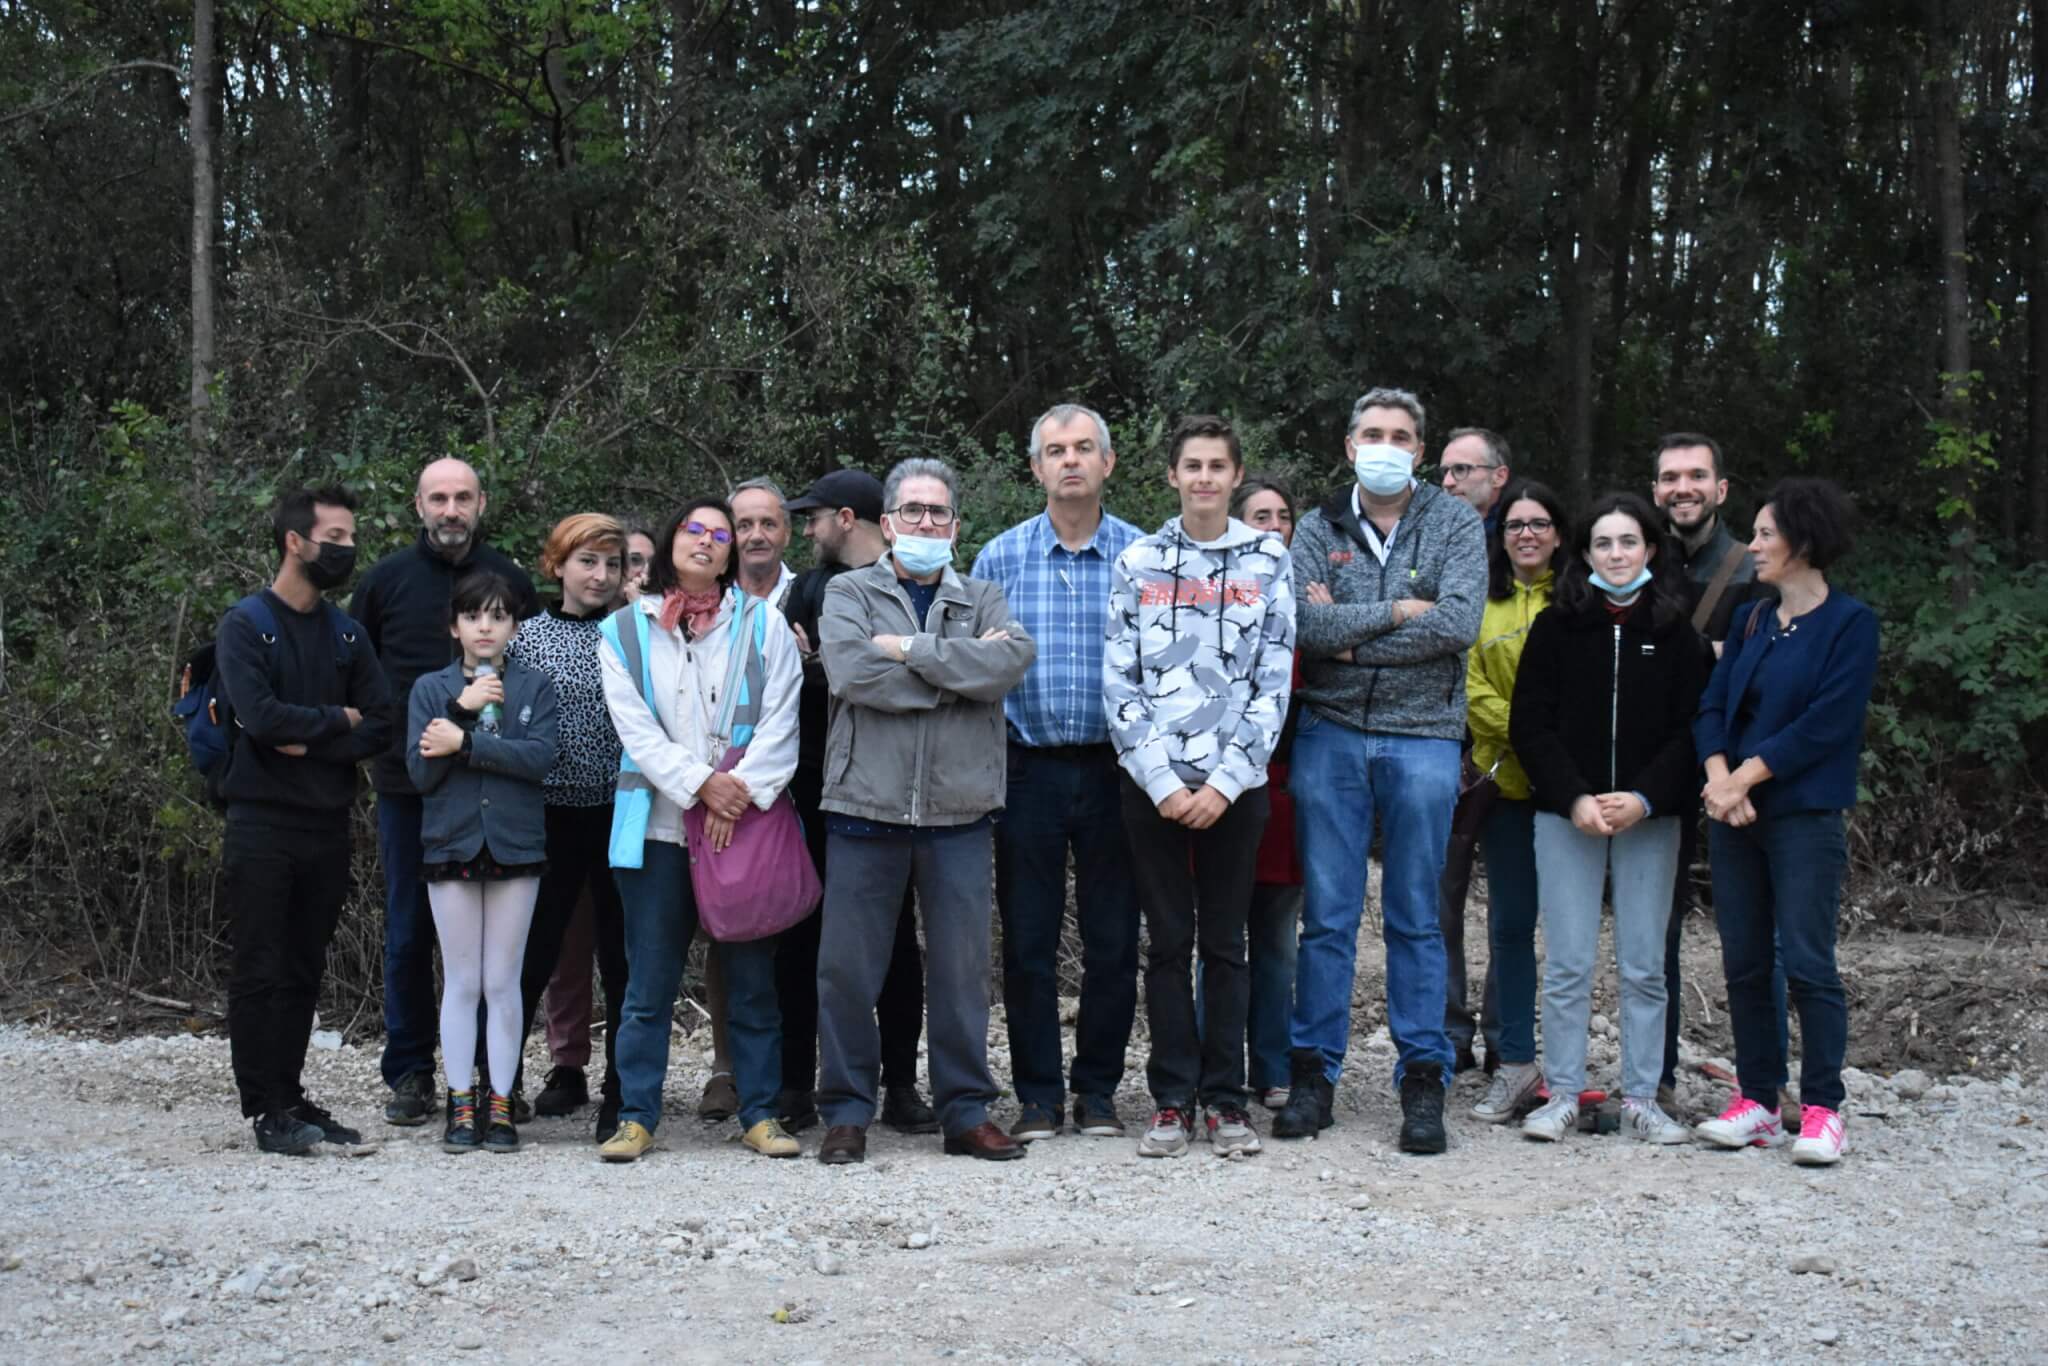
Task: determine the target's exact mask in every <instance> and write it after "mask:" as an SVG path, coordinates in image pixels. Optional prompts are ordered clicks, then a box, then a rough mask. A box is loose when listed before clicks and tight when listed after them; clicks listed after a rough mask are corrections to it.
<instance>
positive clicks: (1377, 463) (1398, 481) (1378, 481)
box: [1351, 444, 1415, 498]
mask: <svg viewBox="0 0 2048 1366" xmlns="http://www.w3.org/2000/svg"><path fill="white" fill-rule="evenodd" d="M1351 468H1352V469H1353V470H1354V471H1356V473H1357V475H1358V482H1359V483H1360V484H1362V485H1363V486H1364V487H1365V491H1366V492H1367V493H1370V494H1372V495H1373V496H1374V497H1375V498H1391V497H1393V496H1394V495H1395V494H1397V493H1399V492H1401V491H1402V490H1403V489H1405V488H1407V487H1408V486H1409V485H1411V484H1413V483H1414V482H1415V456H1414V453H1413V452H1410V451H1404V450H1402V449H1401V448H1400V447H1399V446H1388V445H1383V444H1376V445H1370V446H1360V447H1358V448H1357V449H1356V450H1354V451H1353V452H1352V453H1351Z"/></svg>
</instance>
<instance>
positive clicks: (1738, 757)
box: [1693, 479, 1878, 1166]
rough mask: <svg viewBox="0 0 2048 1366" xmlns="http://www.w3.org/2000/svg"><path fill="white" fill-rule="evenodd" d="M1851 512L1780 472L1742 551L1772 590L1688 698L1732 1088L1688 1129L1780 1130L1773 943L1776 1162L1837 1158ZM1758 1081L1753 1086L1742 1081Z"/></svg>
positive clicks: (1718, 1140) (1733, 629)
mask: <svg viewBox="0 0 2048 1366" xmlns="http://www.w3.org/2000/svg"><path fill="white" fill-rule="evenodd" d="M1854 527H1855V513H1854V510H1853V509H1852V508H1851V507H1850V504H1849V500H1848V498H1847V497H1846V496H1845V495H1844V494H1843V493H1842V490H1841V489H1840V488H1838V487H1836V486H1835V485H1834V484H1833V483H1830V482H1829V481H1827V480H1825V479H1787V480H1785V481H1784V482H1782V483H1780V484H1779V485H1778V486H1777V487H1776V488H1775V489H1773V490H1771V495H1770V498H1769V500H1768V501H1767V502H1765V504H1764V506H1763V509H1762V510H1761V511H1759V512H1758V513H1757V515H1756V534H1755V535H1754V536H1753V537H1752V538H1751V539H1750V542H1749V557H1750V560H1751V562H1752V563H1754V564H1755V565H1756V578H1757V582H1758V583H1760V584H1766V585H1768V586H1770V587H1772V588H1775V589H1777V590H1778V598H1777V601H1775V602H1769V601H1766V602H1759V603H1756V604H1754V605H1751V606H1746V607H1743V608H1739V609H1737V611H1736V614H1735V616H1734V617H1733V618H1732V619H1731V620H1730V622H1729V624H1728V640H1727V643H1726V644H1725V645H1724V646H1723V648H1722V653H1721V660H1720V663H1718V664H1717V665H1715V666H1714V675H1713V678H1712V680H1711V681H1710V682H1709V683H1708V685H1707V691H1706V696H1705V697H1704V698H1703V699H1702V700H1701V702H1700V712H1699V719H1698V721H1697V722H1695V723H1694V727H1693V734H1694V737H1695V739H1696V740H1697V742H1698V747H1699V752H1700V753H1701V754H1702V755H1704V756H1706V758H1705V763H1706V771H1707V785H1706V788H1705V790H1704V791H1703V792H1702V793H1701V794H1700V795H1701V798H1702V799H1703V800H1704V801H1705V803H1706V808H1707V815H1708V817H1709V823H1708V825H1707V853H1708V858H1709V861H1710V863H1711V864H1712V867H1713V872H1714V919H1715V921H1716V923H1717V924H1718V925H1719V926H1720V930H1721V961H1722V966H1723V968H1724V969H1725V970H1726V972H1727V975H1728V1014H1729V1023H1730V1024H1731V1025H1732V1026H1733V1027H1734V1030H1735V1074H1736V1076H1737V1077H1739V1078H1742V1079H1743V1082H1742V1086H1741V1089H1740V1090H1739V1091H1737V1092H1736V1094H1735V1095H1734V1096H1733V1097H1732V1098H1731V1099H1730V1100H1729V1102H1728V1107H1727V1108H1726V1109H1725V1110H1723V1111H1722V1112H1721V1114H1720V1116H1719V1117H1718V1118H1715V1119H1710V1120H1708V1121H1706V1122H1705V1123H1704V1124H1701V1125H1700V1126H1699V1127H1698V1128H1697V1129H1695V1130H1694V1134H1695V1136H1696V1137H1697V1138H1699V1139H1700V1140H1701V1141H1702V1142H1705V1143H1710V1144H1713V1145H1714V1146H1716V1147H1721V1148H1742V1147H1748V1146H1756V1147H1769V1146H1771V1145H1772V1144H1774V1143H1776V1142H1777V1140H1778V1138H1779V1134H1780V1125H1779V1099H1778V1093H1777V1089H1776V1087H1775V1086H1774V1085H1772V1084H1768V1083H1771V1082H1775V1080H1776V1079H1777V1078H1779V1077H1782V1076H1784V1075H1785V1067H1786V1060H1785V1043H1784V1039H1783V1036H1782V1035H1781V1034H1780V1033H1779V1032H1778V1024H1777V1020H1778V1018H1779V1017H1778V1013H1777V1011H1776V1010H1775V1009H1774V1008H1773V1006H1772V1003H1771V974H1772V965H1773V958H1774V954H1773V941H1774V938H1775V942H1776V946H1777V949H1778V950H1779V951H1780V952H1781V953H1782V956H1783V960H1784V964H1785V985H1786V989H1787V994H1788V995H1789V996H1790V998H1791V1002H1792V1005H1793V1007H1794V1008H1795V1009H1797V1010H1798V1012H1799V1037H1800V1041H1801V1048H1800V1062H1799V1102H1800V1116H1799V1138H1798V1141H1796V1142H1795V1143H1794V1144H1793V1145H1792V1160H1793V1161H1794V1162H1797V1163H1800V1164H1802V1165H1805V1166H1830V1165H1832V1164H1834V1163H1835V1162H1838V1161H1840V1160H1841V1156H1842V1150H1843V1147H1844V1146H1845V1134H1844V1131H1843V1127H1842V1115H1841V1110H1842V1100H1843V1098H1844V1095H1845V1092H1844V1090H1843V1087H1842V1057H1843V1053H1844V1052H1845V1050H1846V1049H1847V1047H1848V1041H1849V1008H1848V1002H1847V1000H1846V998H1845V997H1844V996H1843V993H1842V979H1841V977H1840V975H1839V974H1838V973H1837V972H1836V969H1835V931H1836V920H1835V917H1836V912H1837V910H1838V908H1839V905H1840V901H1841V895H1842V878H1843V875H1844V874H1845V873H1846V872H1847V870H1848V864H1849V850H1848V842H1847V829H1846V826H1847V820H1848V813H1849V809H1850V808H1851V807H1853V806H1855V805H1856V776H1857V764H1858V760H1859V759H1860V758H1861V756H1862V752H1863V723H1864V717H1865V714H1866V713H1867V712H1868V710H1869V707H1870V692H1871V688H1872V687H1873V686H1874V685H1875V683H1876V680H1877V642H1878V627H1877V616H1876V614H1875V613H1873V612H1872V611H1871V610H1870V609H1869V608H1868V607H1866V606H1864V605H1863V604H1862V603H1860V602H1858V601H1857V600H1856V599H1855V598H1852V597H1850V596H1849V595H1848V594H1847V593H1844V592H1841V591H1840V590H1838V589H1836V588H1834V587H1833V586H1832V585H1831V584H1829V582H1828V570H1829V569H1831V568H1832V567H1833V566H1834V565H1835V563H1836V562H1837V561H1838V560H1840V559H1841V558H1842V557H1843V556H1844V555H1846V554H1848V553H1849V547H1850V545H1851V544H1852V542H1853V539H1854ZM1752 1077H1760V1078H1764V1079H1766V1083H1767V1084H1765V1085H1756V1084H1754V1083H1752V1082H1750V1081H1749V1080H1748V1079H1749V1078H1752Z"/></svg>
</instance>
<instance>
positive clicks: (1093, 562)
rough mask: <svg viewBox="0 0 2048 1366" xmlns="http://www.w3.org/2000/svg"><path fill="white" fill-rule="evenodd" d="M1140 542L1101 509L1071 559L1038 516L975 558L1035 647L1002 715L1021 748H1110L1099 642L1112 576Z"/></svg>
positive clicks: (977, 573)
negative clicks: (1126, 550)
mask: <svg viewBox="0 0 2048 1366" xmlns="http://www.w3.org/2000/svg"><path fill="white" fill-rule="evenodd" d="M1142 535H1144V533H1143V532H1141V531H1139V530H1138V529H1137V528H1136V527H1134V526H1132V525H1131V524H1130V523H1129V522H1126V521H1123V520H1122V519H1120V518H1117V517H1112V516H1110V515H1109V513H1108V511H1107V510H1105V511H1104V512H1103V514H1102V521H1101V523H1100V524H1099V525H1098V526H1097V527H1096V528H1095V536H1094V538H1093V539H1092V540H1090V541H1089V542H1088V544H1087V545H1085V546H1082V547H1081V549H1080V550H1079V551H1078V552H1076V551H1072V550H1069V549H1067V548H1066V547H1065V546H1063V545H1061V544H1060V538H1059V536H1058V535H1057V534H1056V533H1055V532H1054V531H1053V529H1052V519H1051V518H1050V517H1048V516H1047V515H1046V514H1045V513H1043V512H1041V513H1039V514H1038V515H1037V516H1036V517H1033V518H1032V519H1031V520H1030V521H1028V522H1020V523H1019V524H1017V525H1016V526H1013V527H1011V528H1010V529H1009V530H1008V531H1005V532H1004V533H1003V534H1002V535H1000V536H998V537H996V538H995V539H994V540H993V541H990V542H989V543H988V544H987V545H985V546H983V547H982V548H981V553H980V554H979V555H977V556H975V557H974V570H973V575H974V577H975V578H977V579H989V580H992V581H993V582H995V583H997V584H1000V585H1001V586H1002V590H1003V595H1004V596H1005V597H1006V598H1008V599H1009V602H1010V615H1011V616H1013V617H1015V618H1016V619H1017V620H1018V621H1020V622H1022V623H1024V629H1025V630H1027V631H1029V632H1030V633H1031V638H1032V639H1033V640H1035V641H1037V642H1038V658H1037V659H1036V660H1034V661H1033V662H1032V665H1031V672H1029V673H1027V674H1025V675H1024V681H1023V682H1022V683H1019V684H1018V685H1017V686H1016V687H1015V688H1014V689H1012V690H1011V692H1010V695H1009V696H1008V697H1006V698H1004V699H1003V715H1004V716H1005V717H1007V718H1008V719H1009V722H1010V730H1011V731H1012V733H1014V734H1015V735H1016V737H1017V739H1018V740H1020V741H1021V742H1023V743H1024V744H1027V745H1034V746H1038V745H1099V744H1107V743H1108V741H1109V718H1108V716H1107V714H1106V713H1105V712H1104V711H1103V706H1102V639H1103V636H1104V635H1105V634H1107V632H1108V628H1109V580H1110V571H1111V570H1113V569H1114V568H1115V567H1116V557H1117V556H1119V555H1121V554H1123V553H1124V548H1125V547H1126V546H1128V545H1130V544H1131V542H1133V541H1135V540H1137V539H1138V538H1139V537H1140V536H1142Z"/></svg>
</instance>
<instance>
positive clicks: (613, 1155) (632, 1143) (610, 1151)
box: [597, 1119, 654, 1162]
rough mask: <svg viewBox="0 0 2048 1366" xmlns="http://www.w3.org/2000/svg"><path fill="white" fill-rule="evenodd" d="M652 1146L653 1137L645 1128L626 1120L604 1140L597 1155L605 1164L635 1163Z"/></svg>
mask: <svg viewBox="0 0 2048 1366" xmlns="http://www.w3.org/2000/svg"><path fill="white" fill-rule="evenodd" d="M653 1146H654V1135H653V1134H651V1133H649V1132H647V1126H646V1125H644V1124H641V1123H639V1122H638V1121H636V1120H630V1119H629V1120H627V1121H626V1122H625V1123H624V1124H621V1125H620V1126H619V1131H618V1132H617V1133H615V1134H613V1135H612V1136H611V1137H610V1138H608V1139H606V1140H605V1143H604V1146H603V1147H601V1148H599V1149H598V1150H597V1155H598V1156H599V1157H601V1158H603V1159H604V1160H605V1161H607V1162H637V1161H639V1160H640V1154H642V1153H644V1152H646V1151H647V1150H648V1149H649V1148H652V1147H653Z"/></svg>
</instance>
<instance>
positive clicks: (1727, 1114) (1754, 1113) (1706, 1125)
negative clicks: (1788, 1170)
mask: <svg viewBox="0 0 2048 1366" xmlns="http://www.w3.org/2000/svg"><path fill="white" fill-rule="evenodd" d="M1809 1113H1820V1114H1826V1113H1828V1112H1827V1111H1825V1110H1822V1111H1818V1112H1811V1111H1810V1112H1809ZM1836 1132H1838V1133H1839V1132H1840V1123H1839V1121H1838V1122H1837V1124H1836ZM1692 1133H1693V1137H1694V1138H1697V1139H1699V1140H1700V1141H1701V1142H1702V1143H1711V1144H1713V1145H1714V1146H1715V1147H1717V1148H1772V1147H1776V1146H1777V1144H1778V1140H1779V1139H1780V1138H1781V1137H1783V1134H1782V1132H1781V1131H1780V1130H1779V1128H1778V1112H1777V1111H1776V1110H1766V1109H1765V1108H1764V1107H1763V1106H1761V1105H1759V1104H1757V1103H1756V1102H1755V1101H1753V1100H1751V1099H1749V1098H1748V1097H1747V1096H1745V1095H1743V1094H1742V1093H1741V1092H1739V1091H1738V1092H1736V1094H1735V1098H1734V1099H1733V1100H1731V1101H1729V1102H1728V1108H1727V1109H1725V1110H1723V1111H1722V1112H1721V1113H1720V1114H1719V1115H1718V1116H1716V1117H1715V1118H1713V1119H1710V1120H1706V1121H1704V1122H1703V1123H1700V1124H1695V1125H1693V1128H1692ZM1830 1160H1832V1159H1830Z"/></svg>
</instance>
